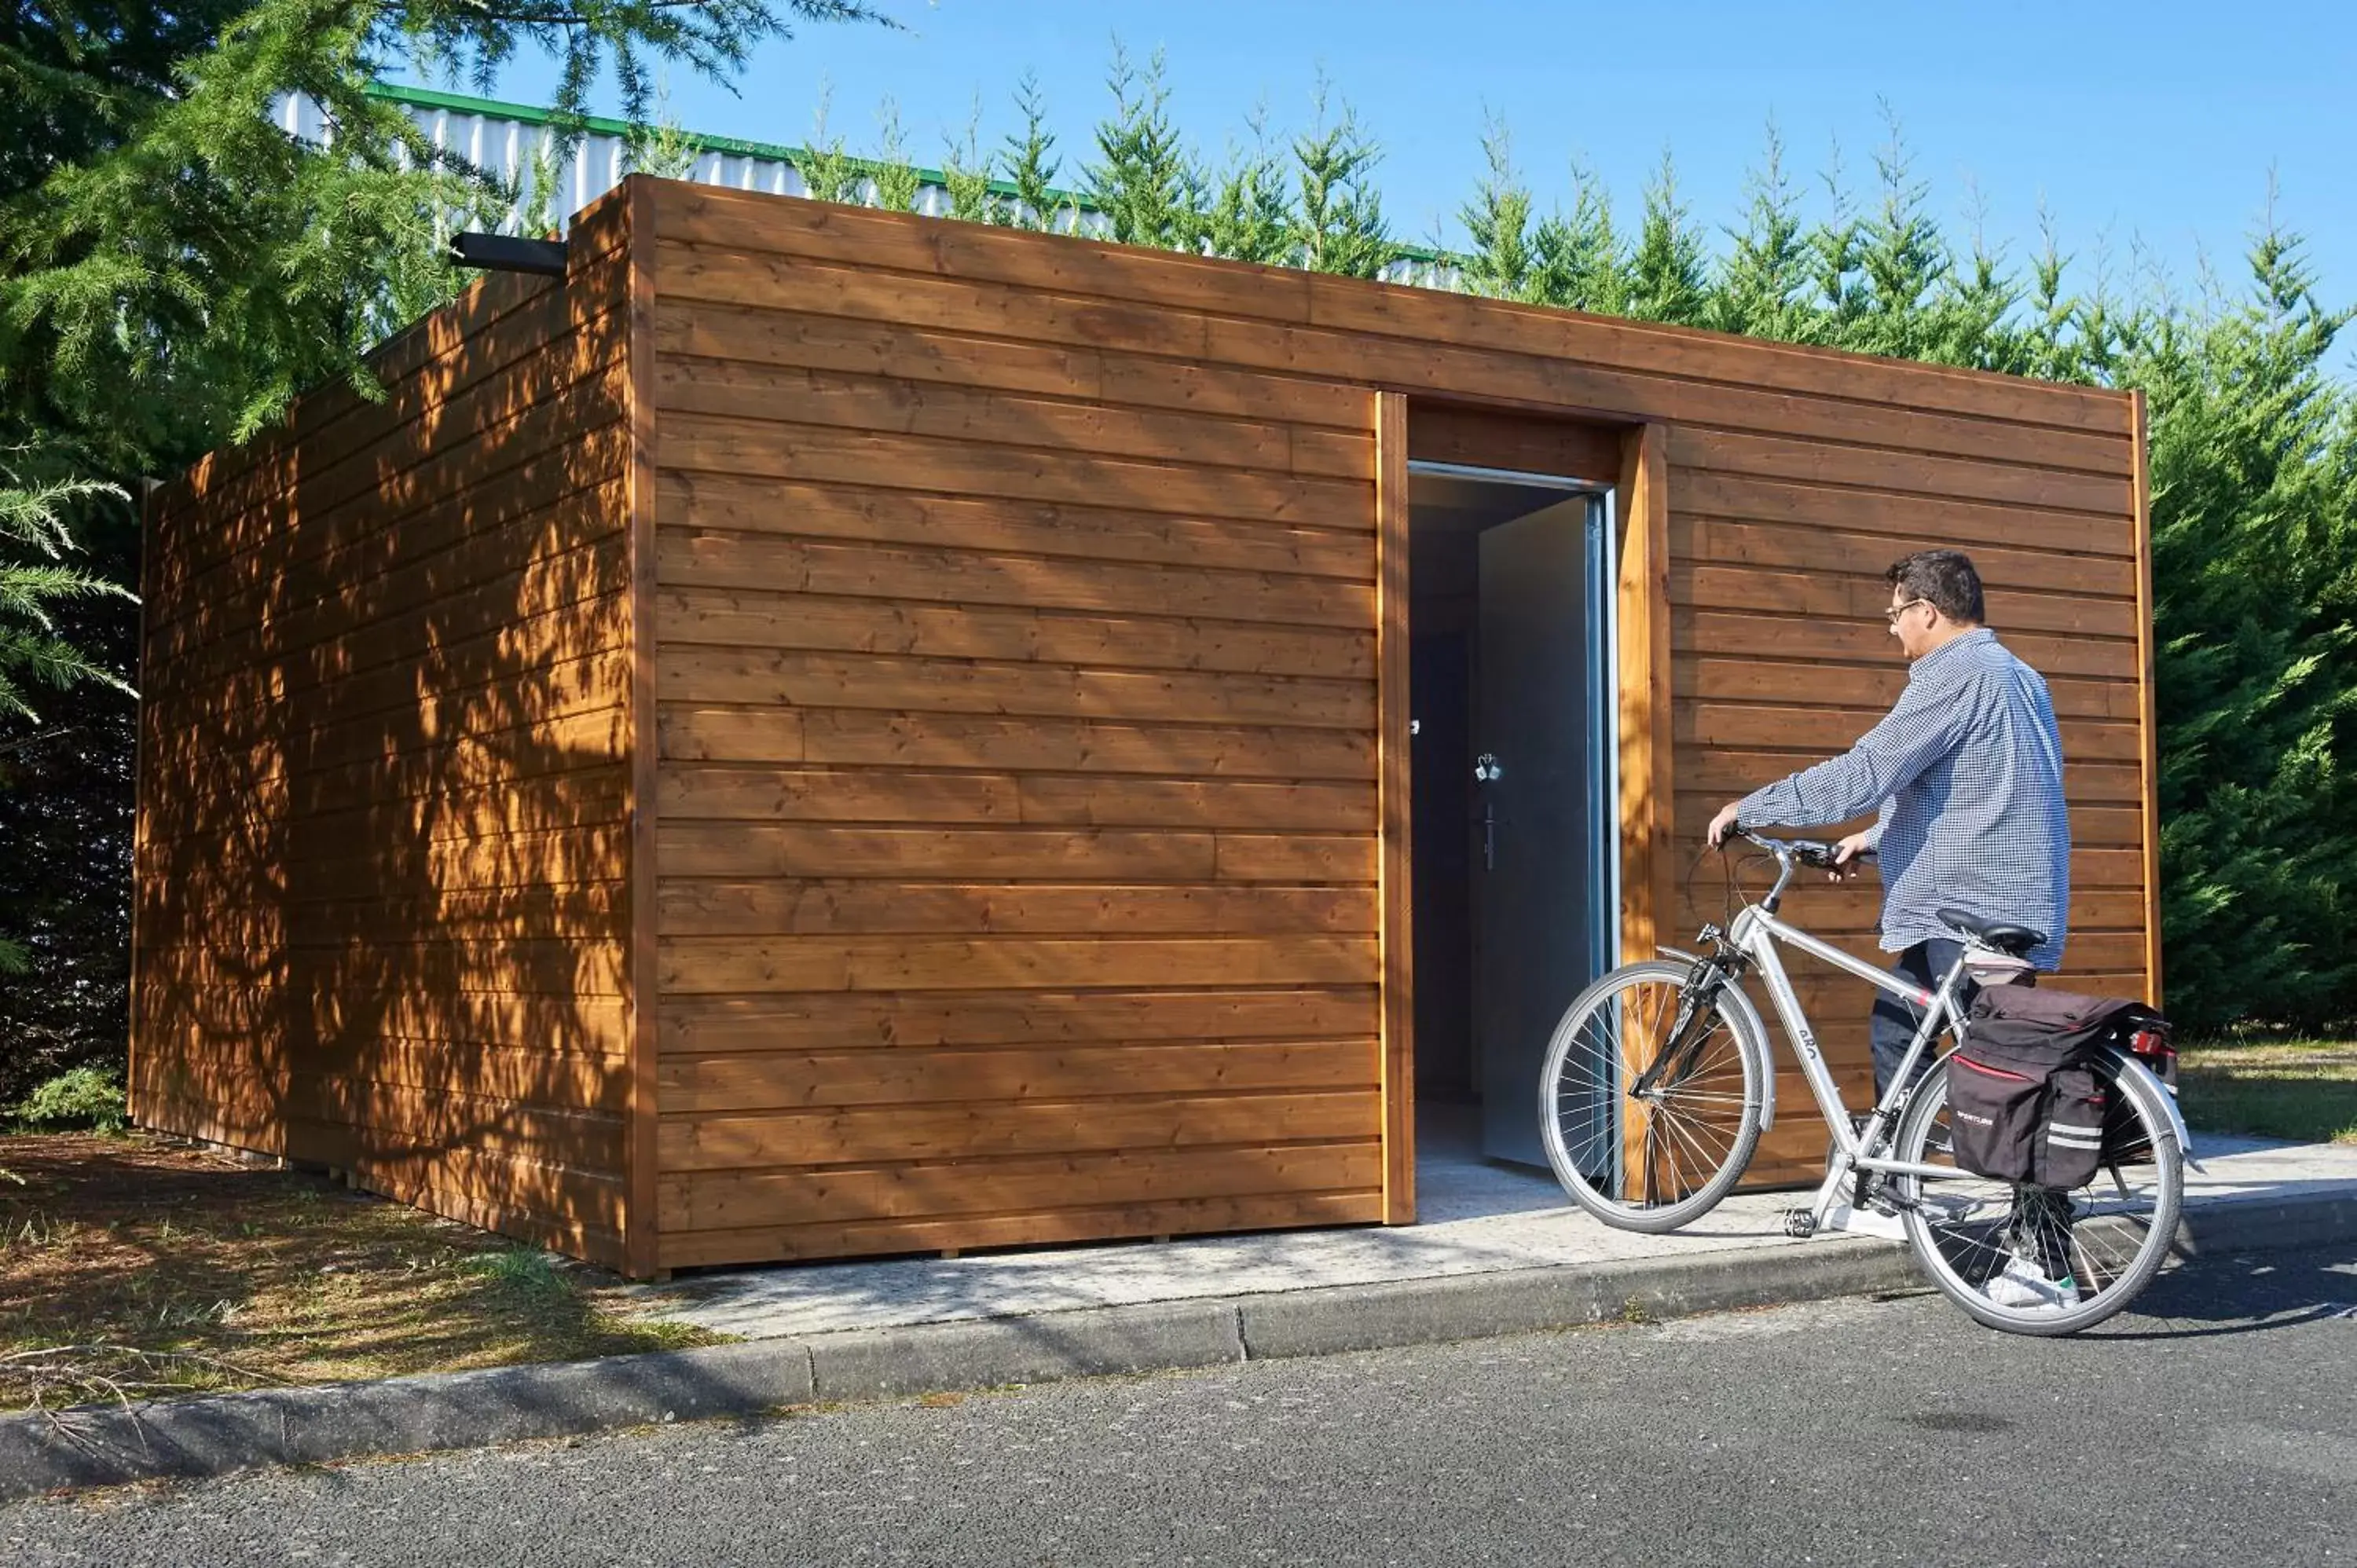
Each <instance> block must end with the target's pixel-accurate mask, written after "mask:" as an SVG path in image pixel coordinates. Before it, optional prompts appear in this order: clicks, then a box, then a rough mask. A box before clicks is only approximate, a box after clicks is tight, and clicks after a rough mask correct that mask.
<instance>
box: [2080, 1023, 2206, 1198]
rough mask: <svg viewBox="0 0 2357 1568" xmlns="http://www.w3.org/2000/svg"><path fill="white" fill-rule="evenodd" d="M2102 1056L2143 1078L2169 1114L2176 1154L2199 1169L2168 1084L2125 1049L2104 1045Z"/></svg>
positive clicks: (2161, 1106)
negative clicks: (2175, 1135)
mask: <svg viewBox="0 0 2357 1568" xmlns="http://www.w3.org/2000/svg"><path fill="white" fill-rule="evenodd" d="M2104 1058H2105V1059H2106V1060H2108V1061H2110V1062H2111V1064H2112V1065H2113V1066H2114V1067H2115V1068H2117V1069H2120V1071H2121V1072H2122V1074H2123V1075H2125V1074H2128V1073H2133V1074H2135V1075H2136V1077H2137V1078H2140V1079H2143V1080H2144V1086H2145V1087H2146V1088H2147V1089H2148V1090H2151V1091H2152V1097H2153V1098H2154V1099H2155V1100H2157V1101H2160V1108H2161V1110H2162V1111H2164V1112H2167V1113H2168V1115H2169V1131H2170V1132H2171V1133H2175V1134H2177V1152H2178V1154H2179V1155H2180V1156H2182V1157H2183V1159H2184V1161H2185V1163H2186V1165H2189V1166H2190V1167H2191V1168H2192V1169H2194V1170H2195V1171H2197V1172H2198V1171H2201V1161H2200V1160H2197V1159H2195V1158H2194V1157H2193V1134H2192V1133H2189V1132H2187V1131H2186V1130H2185V1113H2184V1112H2181V1111H2179V1110H2178V1108H2177V1096H2175V1095H2173V1094H2171V1093H2169V1086H2168V1085H2167V1084H2165V1083H2163V1082H2161V1081H2160V1079H2158V1077H2156V1076H2155V1075H2154V1073H2153V1070H2152V1069H2150V1068H2148V1067H2147V1066H2145V1065H2144V1063H2142V1062H2140V1061H2138V1060H2136V1058H2135V1057H2133V1056H2131V1055H2129V1054H2128V1053H2127V1052H2126V1051H2123V1050H2120V1049H2117V1048H2116V1047H2111V1046H2105V1047H2104ZM2203 1174H2207V1173H2206V1172H2205V1173H2203Z"/></svg>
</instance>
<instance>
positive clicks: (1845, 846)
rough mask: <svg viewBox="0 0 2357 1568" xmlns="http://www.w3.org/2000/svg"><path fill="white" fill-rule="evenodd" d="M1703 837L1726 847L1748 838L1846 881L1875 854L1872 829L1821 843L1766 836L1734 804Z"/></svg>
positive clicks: (1714, 845)
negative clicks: (1748, 824) (1750, 825)
mask: <svg viewBox="0 0 2357 1568" xmlns="http://www.w3.org/2000/svg"><path fill="white" fill-rule="evenodd" d="M1738 803H1739V802H1738ZM1703 837H1704V839H1705V841H1706V842H1707V843H1709V845H1710V847H1711V848H1713V849H1725V848H1726V847H1727V841H1728V840H1729V839H1734V838H1745V839H1749V840H1750V841H1751V842H1752V843H1756V844H1758V845H1760V847H1761V848H1762V849H1767V850H1772V851H1774V852H1776V853H1777V854H1779V855H1780V856H1781V855H1785V854H1789V855H1790V856H1791V857H1792V859H1793V860H1797V861H1799V862H1800V863H1801V864H1802V865H1814V866H1821V867H1823V868H1824V873H1825V877H1826V880H1828V881H1831V882H1846V881H1847V880H1848V879H1849V878H1851V877H1853V876H1855V875H1857V868H1858V866H1859V865H1861V864H1863V863H1864V862H1866V861H1869V860H1872V859H1873V858H1875V852H1874V835H1873V834H1872V833H1871V832H1863V833H1852V834H1850V835H1849V836H1848V837H1847V838H1845V839H1843V840H1842V841H1841V842H1840V843H1831V844H1826V843H1817V842H1815V841H1814V840H1813V839H1794V840H1791V841H1784V840H1779V839H1763V838H1761V837H1760V835H1759V834H1758V833H1756V832H1752V831H1751V830H1750V829H1749V828H1747V827H1745V826H1744V825H1743V824H1742V822H1739V821H1738V820H1737V812H1736V807H1735V806H1732V805H1730V806H1726V807H1722V808H1721V809H1720V811H1719V813H1718V815H1717V816H1715V817H1713V818H1712V819H1711V820H1710V826H1709V827H1708V828H1706V829H1705V830H1704V832H1703Z"/></svg>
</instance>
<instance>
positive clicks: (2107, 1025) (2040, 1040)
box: [1948, 985, 2174, 1188]
mask: <svg viewBox="0 0 2357 1568" xmlns="http://www.w3.org/2000/svg"><path fill="white" fill-rule="evenodd" d="M2138 1036H2147V1038H2146V1039H2139V1038H2138ZM2167 1038H2168V1025H2167V1024H2166V1023H2164V1022H2162V1020H2161V1019H2160V1018H2159V1017H2158V1015H2155V1014H2154V1013H2153V1012H2152V1010H2151V1009H2150V1008H2147V1007H2146V1006H2145V1005H2144V1004H2141V1003H2137V1002H2128V1001H2124V1000H2120V999H2118V998H2114V997H2104V996H2083V995H2079V994H2077V993H2073V992H2069V991H2050V990H2032V989H2030V988H2029V987H2027V986H2013V985H2006V986H1992V987H1990V988H1988V989H1987V990H1985V991H1983V992H1982V993H1980V995H1979V996H1977V997H1975V999H1974V1001H1973V1006H1972V1012H1971V1014H1970V1015H1969V1016H1968V1017H1967V1018H1966V1019H1965V1022H1964V1043H1963V1044H1962V1045H1961V1046H1959V1047H1957V1050H1956V1053H1955V1055H1954V1056H1953V1057H1952V1058H1949V1064H1948V1122H1949V1131H1950V1135H1951V1136H1952V1138H1953V1140H1954V1144H1955V1149H1954V1153H1955V1158H1956V1164H1958V1165H1962V1166H1963V1167H1964V1169H1966V1170H1968V1171H1971V1172H1973V1173H1974V1174H1975V1175H1976V1176H1989V1177H1991V1178H1993V1179H1996V1180H1998V1181H2010V1182H2020V1183H2024V1184H2027V1185H2030V1186H2036V1187H2061V1188H2069V1187H2079V1186H2082V1185H2083V1184H2084V1183H2086V1182H2087V1181H2089V1180H2091V1179H2092V1178H2093V1176H2094V1174H2095V1172H2096V1171H2097V1169H2099V1168H2100V1167H2101V1166H2103V1165H2120V1164H2126V1163H2128V1162H2129V1161H2132V1160H2134V1159H2136V1158H2138V1157H2147V1158H2148V1157H2149V1156H2150V1154H2151V1151H2150V1149H2149V1148H2130V1147H2128V1146H2127V1145H2128V1144H2130V1143H2132V1142H2134V1143H2139V1144H2140V1143H2141V1140H2142V1134H2141V1133H2139V1132H2138V1131H2137V1122H2136V1118H2135V1117H2134V1116H2133V1115H2130V1114H2128V1113H2127V1112H2126V1106H2125V1104H2121V1105H2113V1104H2111V1103H2110V1100H2111V1098H2112V1097H2111V1096H2109V1095H2108V1094H2107V1093H2106V1092H2105V1090H2104V1084H2103V1082H2102V1080H2101V1079H2099V1078H2098V1077H2097V1076H2096V1074H2095V1072H2094V1070H2093V1063H2094V1061H2095V1058H2096V1053H2097V1052H2098V1051H2100V1050H2101V1049H2102V1048H2103V1047H2106V1046H2111V1047H2117V1048H2120V1049H2123V1050H2136V1048H2137V1047H2139V1046H2144V1045H2148V1044H2149V1043H2150V1041H2151V1040H2154V1039H2157V1040H2158V1044H2159V1047H2160V1048H2161V1049H2164V1050H2165V1049H2166V1046H2167ZM2137 1054H2138V1056H2139V1057H2140V1058H2145V1059H2147V1062H2148V1063H2149V1061H2150V1059H2151V1058H2148V1057H2147V1056H2146V1053H2145V1052H2144V1051H2141V1050H2137ZM2169 1063H2170V1065H2171V1066H2173V1063H2174V1058H2173V1055H2172V1056H2171V1057H2170V1058H2169ZM2172 1076H2173V1074H2172Z"/></svg>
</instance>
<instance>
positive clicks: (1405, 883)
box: [1374, 392, 1415, 1225]
mask: <svg viewBox="0 0 2357 1568" xmlns="http://www.w3.org/2000/svg"><path fill="white" fill-rule="evenodd" d="M1374 425H1375V777H1376V795H1377V801H1378V804H1377V807H1376V813H1377V824H1378V825H1377V832H1378V834H1379V835H1380V848H1379V854H1378V859H1377V871H1376V875H1377V879H1378V888H1379V891H1378V895H1377V902H1378V906H1379V908H1380V918H1381V922H1382V923H1381V928H1380V936H1379V938H1378V945H1379V949H1380V952H1381V960H1380V965H1379V968H1378V970H1377V975H1378V983H1379V984H1380V986H1381V988H1382V989H1381V993H1380V998H1379V1001H1378V1004H1377V1005H1378V1009H1379V1012H1380V1014H1381V1018H1380V1028H1381V1033H1382V1044H1381V1047H1380V1052H1379V1054H1380V1057H1381V1075H1382V1084H1383V1223H1384V1224H1386V1225H1413V1224H1415V933H1414V914H1413V911H1414V908H1415V904H1414V900H1413V897H1412V877H1413V875H1414V862H1415V854H1414V849H1413V843H1412V841H1411V838H1410V834H1409V824H1410V823H1411V822H1412V821H1413V819H1412V818H1411V816H1410V815H1409V811H1408V807H1409V779H1410V778H1411V777H1412V774H1411V769H1410V767H1409V756H1408V717H1409V715H1408V620H1407V611H1408V572H1407V562H1408V512H1409V506H1408V494H1407V486H1408V478H1407V395H1406V394H1405V392H1377V393H1376V394H1375V406H1374Z"/></svg>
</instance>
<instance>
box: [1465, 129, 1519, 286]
mask: <svg viewBox="0 0 2357 1568" xmlns="http://www.w3.org/2000/svg"><path fill="white" fill-rule="evenodd" d="M1481 156H1482V160H1483V163H1484V165H1485V170H1486V172H1484V174H1483V175H1482V177H1481V183H1480V187H1479V188H1476V190H1475V191H1474V193H1473V199H1472V200H1471V201H1469V202H1467V203H1466V204H1465V206H1464V207H1463V208H1461V209H1459V210H1458V220H1460V221H1461V222H1463V223H1464V225H1465V232H1466V235H1467V237H1468V238H1469V240H1471V242H1472V245H1473V248H1472V250H1471V251H1469V252H1467V254H1466V256H1465V258H1464V263H1463V265H1462V266H1461V267H1460V268H1459V274H1458V275H1459V276H1460V278H1461V279H1462V280H1463V283H1464V285H1465V287H1466V288H1468V289H1469V290H1470V291H1471V292H1473V293H1475V294H1486V295H1494V296H1495V297H1497V298H1500V299H1524V298H1528V297H1530V295H1529V292H1528V291H1529V290H1530V287H1531V271H1532V267H1533V264H1534V257H1533V256H1532V253H1531V238H1530V227H1531V193H1530V189H1529V188H1528V187H1526V186H1525V185H1523V182H1522V180H1521V178H1520V177H1518V176H1517V175H1516V174H1515V172H1514V157H1513V143H1512V137H1511V136H1510V135H1509V134H1508V133H1507V130H1506V126H1505V123H1504V122H1503V121H1501V120H1497V119H1492V120H1491V121H1490V122H1489V123H1488V124H1486V125H1485V126H1484V127H1483V129H1482V133H1481Z"/></svg>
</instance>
